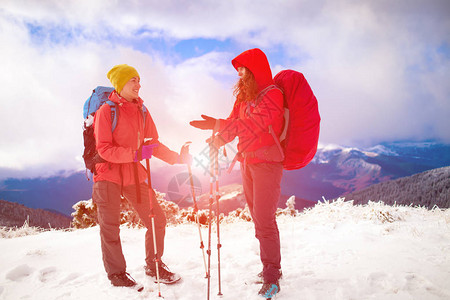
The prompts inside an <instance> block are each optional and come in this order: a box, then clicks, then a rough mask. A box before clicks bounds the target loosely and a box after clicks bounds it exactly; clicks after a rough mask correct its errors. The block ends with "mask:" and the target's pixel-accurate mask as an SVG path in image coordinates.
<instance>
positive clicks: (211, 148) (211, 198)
mask: <svg viewBox="0 0 450 300" xmlns="http://www.w3.org/2000/svg"><path fill="white" fill-rule="evenodd" d="M214 150H215V149H214V146H213V144H212V139H211V143H210V144H209V175H210V181H209V214H208V251H207V253H208V293H207V299H208V300H209V295H210V290H211V227H212V205H213V202H214V179H215V176H214Z"/></svg>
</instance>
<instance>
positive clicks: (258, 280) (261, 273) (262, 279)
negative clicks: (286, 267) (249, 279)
mask: <svg viewBox="0 0 450 300" xmlns="http://www.w3.org/2000/svg"><path fill="white" fill-rule="evenodd" d="M279 271H280V275H279V276H278V278H277V280H280V279H281V278H283V272H281V270H279ZM257 276H258V279H257V280H256V283H264V275H263V271H261V272H259V273H258V275H257Z"/></svg>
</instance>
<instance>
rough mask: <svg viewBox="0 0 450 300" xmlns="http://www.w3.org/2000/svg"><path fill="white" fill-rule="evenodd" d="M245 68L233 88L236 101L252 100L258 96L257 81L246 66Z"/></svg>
mask: <svg viewBox="0 0 450 300" xmlns="http://www.w3.org/2000/svg"><path fill="white" fill-rule="evenodd" d="M245 69H246V70H245V75H244V77H243V78H239V80H238V82H237V83H236V84H235V86H234V90H233V95H234V96H235V97H236V102H237V103H240V102H248V101H252V100H255V98H256V96H258V83H257V82H256V80H255V76H254V75H253V73H252V72H251V71H250V70H249V69H248V68H245Z"/></svg>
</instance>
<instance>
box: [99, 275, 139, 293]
mask: <svg viewBox="0 0 450 300" xmlns="http://www.w3.org/2000/svg"><path fill="white" fill-rule="evenodd" d="M108 279H109V280H110V281H111V284H112V285H113V286H125V287H135V288H137V290H138V291H142V290H143V289H144V287H142V286H139V285H138V284H137V282H136V281H135V280H134V279H133V277H131V276H130V274H128V273H127V272H121V273H116V274H112V275H108Z"/></svg>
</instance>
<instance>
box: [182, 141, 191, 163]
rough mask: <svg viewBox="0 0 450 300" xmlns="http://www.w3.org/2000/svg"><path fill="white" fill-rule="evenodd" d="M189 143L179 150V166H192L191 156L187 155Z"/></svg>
mask: <svg viewBox="0 0 450 300" xmlns="http://www.w3.org/2000/svg"><path fill="white" fill-rule="evenodd" d="M190 143H191V142H187V143H185V144H184V145H183V146H182V147H181V150H180V156H179V163H181V164H188V165H190V164H192V155H191V154H189V144H190Z"/></svg>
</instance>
